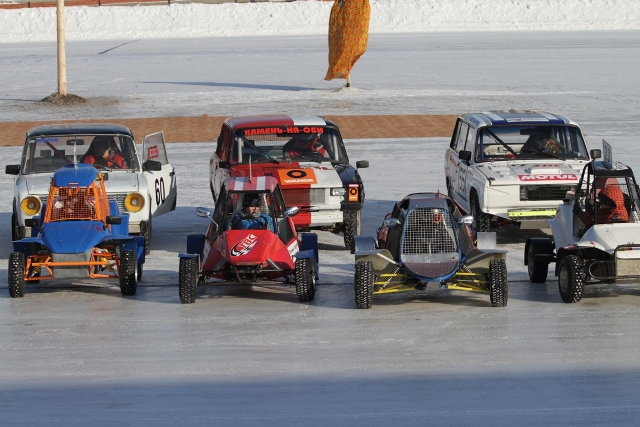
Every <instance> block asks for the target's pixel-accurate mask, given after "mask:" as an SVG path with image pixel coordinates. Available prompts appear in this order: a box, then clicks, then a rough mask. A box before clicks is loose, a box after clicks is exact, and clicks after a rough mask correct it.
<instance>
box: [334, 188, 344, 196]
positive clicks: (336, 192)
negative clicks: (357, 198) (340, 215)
mask: <svg viewBox="0 0 640 427" xmlns="http://www.w3.org/2000/svg"><path fill="white" fill-rule="evenodd" d="M344 193H346V190H345V189H344V188H332V189H331V195H332V196H344Z"/></svg>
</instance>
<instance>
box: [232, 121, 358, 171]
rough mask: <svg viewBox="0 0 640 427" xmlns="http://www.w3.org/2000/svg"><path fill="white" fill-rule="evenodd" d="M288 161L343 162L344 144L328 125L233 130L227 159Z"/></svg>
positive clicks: (237, 161) (239, 160)
mask: <svg viewBox="0 0 640 427" xmlns="http://www.w3.org/2000/svg"><path fill="white" fill-rule="evenodd" d="M292 161H311V162H325V161H326V162H340V163H347V162H348V158H347V155H346V152H345V149H344V144H343V142H342V139H341V138H340V135H339V134H338V132H337V131H336V130H335V129H333V128H330V127H322V126H311V127H295V126H290V127H282V128H280V127H261V128H251V129H240V130H237V131H236V132H235V134H234V140H233V148H232V154H231V163H234V164H237V163H249V162H252V163H270V162H271V163H280V162H292Z"/></svg>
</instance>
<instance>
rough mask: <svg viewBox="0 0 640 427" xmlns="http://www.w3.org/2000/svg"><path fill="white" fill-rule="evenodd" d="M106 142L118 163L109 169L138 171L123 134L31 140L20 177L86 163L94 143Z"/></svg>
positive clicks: (131, 145) (132, 149) (131, 144)
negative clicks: (99, 140)
mask: <svg viewBox="0 0 640 427" xmlns="http://www.w3.org/2000/svg"><path fill="white" fill-rule="evenodd" d="M98 139H102V140H105V139H107V140H108V141H109V143H110V147H109V150H110V152H111V155H113V156H117V157H118V159H119V161H118V163H119V164H117V165H114V166H113V168H117V169H134V170H138V169H139V168H140V166H139V162H138V157H137V155H136V149H135V144H134V142H133V140H132V139H131V138H130V137H128V136H125V135H60V136H47V137H35V138H31V139H29V140H27V142H26V144H25V150H24V156H23V164H22V171H23V174H32V173H47V172H55V171H56V170H58V169H59V168H61V167H62V166H64V165H65V164H69V163H74V162H76V163H84V162H88V161H87V158H88V157H89V156H92V155H93V154H95V153H94V151H93V150H94V148H95V146H96V145H97V143H95V142H94V141H97V140H98Z"/></svg>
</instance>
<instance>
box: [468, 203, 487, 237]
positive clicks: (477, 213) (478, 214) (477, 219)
mask: <svg viewBox="0 0 640 427" xmlns="http://www.w3.org/2000/svg"><path fill="white" fill-rule="evenodd" d="M471 215H473V220H474V223H475V227H474V229H475V231H476V232H478V231H491V215H488V214H486V213H484V212H482V210H480V202H478V199H477V198H473V199H472V201H471Z"/></svg>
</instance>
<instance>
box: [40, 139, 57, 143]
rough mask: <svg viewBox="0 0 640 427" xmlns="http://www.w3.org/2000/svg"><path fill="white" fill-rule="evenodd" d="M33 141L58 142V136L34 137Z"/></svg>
mask: <svg viewBox="0 0 640 427" xmlns="http://www.w3.org/2000/svg"><path fill="white" fill-rule="evenodd" d="M34 142H36V143H40V142H58V138H36V140H35V141H34Z"/></svg>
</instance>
